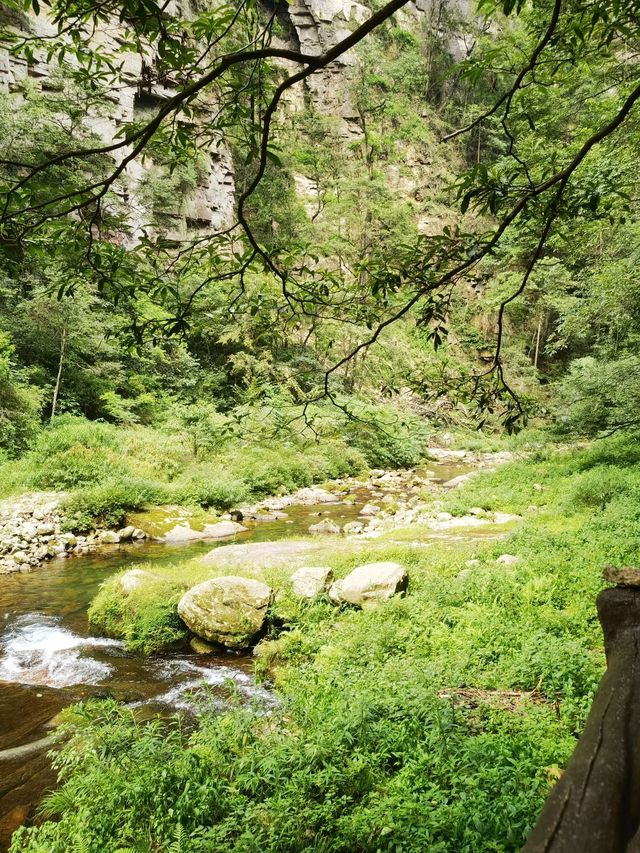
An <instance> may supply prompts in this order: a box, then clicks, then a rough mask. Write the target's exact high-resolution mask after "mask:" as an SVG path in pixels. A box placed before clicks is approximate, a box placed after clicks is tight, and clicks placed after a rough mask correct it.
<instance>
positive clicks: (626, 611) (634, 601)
mask: <svg viewBox="0 0 640 853" xmlns="http://www.w3.org/2000/svg"><path fill="white" fill-rule="evenodd" d="M604 577H605V579H606V580H608V581H611V582H613V583H616V584H617V586H615V587H613V588H612V589H605V590H603V591H602V592H601V593H600V595H599V596H598V599H597V608H598V617H599V619H600V624H601V625H602V631H603V633H604V643H605V654H606V657H607V671H606V672H605V674H604V676H603V678H602V681H601V682H600V686H599V687H598V692H597V693H596V696H595V699H594V700H593V705H592V707H591V712H590V714H589V717H588V719H587V724H586V726H585V730H584V733H583V735H582V737H581V738H580V740H579V741H578V745H577V746H576V749H575V752H574V753H573V755H572V757H571V760H570V761H569V764H568V766H567V769H566V771H565V773H564V774H563V776H562V778H561V779H560V781H559V782H558V784H557V785H556V786H555V788H554V789H553V791H552V792H551V794H550V795H549V798H548V799H547V802H546V804H545V807H544V809H543V810H542V814H541V815H540V818H539V819H538V822H537V824H536V826H535V828H534V830H533V832H532V833H531V836H530V837H529V840H528V841H527V843H526V844H525V846H524V848H523V853H640V568H621V569H619V568H615V567H614V566H607V567H606V568H605V570H604Z"/></svg>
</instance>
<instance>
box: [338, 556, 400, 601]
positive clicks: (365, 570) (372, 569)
mask: <svg viewBox="0 0 640 853" xmlns="http://www.w3.org/2000/svg"><path fill="white" fill-rule="evenodd" d="M408 582H409V576H408V575H407V571H406V569H405V568H404V566H401V565H400V563H393V562H384V563H365V564H364V565H363V566H358V567H357V568H355V569H354V570H353V571H352V572H351V573H350V574H348V575H347V576H346V578H343V580H339V581H336V582H335V583H334V584H333V585H332V586H331V589H330V590H329V598H330V599H331V601H333V602H334V604H343V603H345V604H353V605H354V606H355V607H361V608H363V609H366V608H370V607H375V606H376V605H377V604H379V603H380V602H381V601H388V600H389V599H390V598H391V597H392V596H394V595H396V594H397V593H399V592H402V591H404V590H405V589H406V588H407V584H408Z"/></svg>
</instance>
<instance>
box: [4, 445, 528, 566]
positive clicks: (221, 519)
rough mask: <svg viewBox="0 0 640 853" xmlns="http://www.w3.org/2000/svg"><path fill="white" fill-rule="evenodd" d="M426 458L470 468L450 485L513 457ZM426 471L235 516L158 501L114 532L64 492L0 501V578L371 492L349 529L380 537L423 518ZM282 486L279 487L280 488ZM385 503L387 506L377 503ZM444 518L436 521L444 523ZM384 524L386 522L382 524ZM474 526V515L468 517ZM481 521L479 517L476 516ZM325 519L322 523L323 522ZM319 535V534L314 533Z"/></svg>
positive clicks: (282, 498)
mask: <svg viewBox="0 0 640 853" xmlns="http://www.w3.org/2000/svg"><path fill="white" fill-rule="evenodd" d="M426 458H427V459H432V460H434V461H438V463H439V465H440V466H441V467H442V465H443V464H447V465H451V466H454V467H453V468H452V469H451V472H450V473H451V474H452V475H453V474H455V473H456V471H457V470H458V469H457V468H456V467H455V466H457V465H460V466H462V468H461V470H464V471H465V472H467V473H464V474H458V477H457V478H455V477H453V479H455V480H456V482H452V483H451V486H454V485H460V484H461V482H464V480H465V478H467V477H468V476H471V475H472V473H473V472H474V471H478V470H486V469H487V468H490V467H494V466H496V465H499V464H504V463H505V462H508V461H510V460H512V459H513V458H514V454H513V453H510V452H506V451H500V452H493V453H471V452H467V451H461V450H447V449H442V448H435V447H434V448H428V450H427V453H426ZM443 475H444V476H445V477H446V475H447V472H446V471H445V472H443V471H440V472H439V473H438V475H437V476H436V475H435V474H434V472H429V471H428V468H425V467H421V468H418V469H407V470H405V471H385V470H381V469H374V470H373V471H371V472H370V474H369V476H368V477H365V478H361V477H360V478H359V477H355V476H349V477H346V478H345V477H341V478H337V479H335V480H333V481H330V482H329V483H324V484H323V487H317V486H316V487H309V486H305V487H303V488H302V489H298V490H296V491H295V492H291V493H289V494H280V495H278V496H272V497H267V498H265V499H263V500H261V501H259V502H256V503H253V504H251V505H247V504H240V505H239V506H238V507H237V509H236V510H234V512H233V513H232V514H230V513H228V512H222V513H221V512H216V511H215V510H212V509H209V510H207V509H203V508H202V507H199V506H179V505H175V504H173V505H168V506H157V507H153V506H152V507H148V508H143V509H138V510H137V511H136V512H130V513H128V514H127V515H126V516H121V517H120V520H121V521H122V523H123V526H122V527H120V528H116V529H109V528H104V527H95V528H92V529H89V530H87V529H86V528H87V521H86V518H85V517H84V516H83V514H82V513H81V512H80V511H79V510H76V509H75V506H76V505H77V502H78V496H75V497H74V496H70V495H69V494H68V493H66V492H36V493H30V494H26V495H21V496H18V497H16V498H9V499H6V500H4V501H0V575H1V574H9V573H11V572H17V571H22V572H24V571H30V570H31V569H33V568H35V567H36V566H38V565H41V564H42V563H43V562H45V561H47V560H50V559H52V558H54V557H68V556H81V555H85V554H88V553H91V552H95V551H97V550H100V549H103V548H105V547H106V548H109V547H111V546H114V545H119V544H124V543H130V542H134V543H136V542H137V543H140V542H143V541H144V540H145V539H147V538H151V539H154V540H157V541H164V542H187V541H194V540H198V539H208V540H212V541H213V540H233V539H234V538H235V537H236V535H237V534H239V533H242V532H244V531H246V530H247V529H248V528H247V527H245V526H243V525H242V524H240V523H238V519H243V520H245V521H247V522H250V523H251V522H261V523H264V522H272V521H276V520H278V519H279V518H286V515H285V514H283V513H282V511H283V510H284V509H286V508H288V507H291V506H309V505H316V504H317V505H328V504H335V503H345V502H347V504H350V505H356V504H357V502H358V499H359V498H360V497H362V496H363V495H367V496H368V498H369V499H370V500H369V503H368V506H367V511H366V512H365V513H364V515H363V517H362V519H353V520H352V522H351V525H352V526H351V528H350V529H345V530H344V531H343V532H344V533H345V534H360V533H362V534H368V535H375V531H376V530H380V529H382V528H384V529H390V528H391V527H392V526H394V525H395V526H398V525H403V524H410V523H412V522H413V521H414V520H416V519H418V520H424V519H423V517H422V516H421V512H422V504H421V501H422V503H424V498H425V496H428V493H429V491H430V490H432V489H433V486H434V483H436V481H442V479H443ZM280 488H282V486H281V487H280ZM379 500H382V501H383V502H384V505H379V504H378V503H377V501H379ZM321 515H322V513H321V512H318V517H319V521H318V522H317V524H319V530H318V531H317V532H319V533H322V532H329V533H338V532H340V531H341V530H342V527H344V525H343V526H340V525H338V526H336V523H335V522H331V523H330V524H328V523H326V519H324V520H323V519H320V516H321ZM443 520H445V519H442V518H440V519H434V521H439V522H440V523H441V522H442V521H443ZM383 522H384V524H383ZM471 523H473V520H472V521H471ZM476 523H478V520H477V519H476ZM323 524H324V526H323ZM311 532H314V531H311Z"/></svg>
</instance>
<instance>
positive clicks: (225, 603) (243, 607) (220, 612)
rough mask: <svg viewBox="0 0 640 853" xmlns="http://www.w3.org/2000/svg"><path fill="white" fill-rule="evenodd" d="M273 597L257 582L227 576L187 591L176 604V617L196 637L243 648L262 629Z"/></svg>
mask: <svg viewBox="0 0 640 853" xmlns="http://www.w3.org/2000/svg"><path fill="white" fill-rule="evenodd" d="M272 595H273V591H272V589H271V588H270V587H268V586H267V585H266V584H263V583H260V581H257V580H253V579H252V578H241V577H237V576H235V575H227V576H225V577H221V578H213V579H212V580H208V581H203V583H199V584H198V585H197V586H194V587H193V588H192V589H190V590H189V591H188V592H187V593H185V595H183V596H182V598H181V599H180V601H179V602H178V614H179V616H180V618H181V619H182V621H183V622H184V623H185V624H186V626H187V627H188V628H189V629H190V630H191V631H193V633H194V634H196V635H197V636H198V637H202V638H203V639H205V640H209V641H210V642H213V643H220V645H223V646H226V648H229V649H246V648H247V646H249V645H251V641H252V640H253V639H255V637H256V636H257V635H258V634H259V633H260V631H261V630H262V628H263V626H264V623H265V620H266V618H267V609H268V607H269V604H270V603H271V598H272Z"/></svg>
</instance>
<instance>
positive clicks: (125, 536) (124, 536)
mask: <svg viewBox="0 0 640 853" xmlns="http://www.w3.org/2000/svg"><path fill="white" fill-rule="evenodd" d="M134 533H135V527H134V526H133V525H132V524H128V525H127V526H126V527H122V528H121V529H120V530H118V536H119V537H120V542H128V541H129V540H130V539H132V538H133V534H134Z"/></svg>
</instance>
